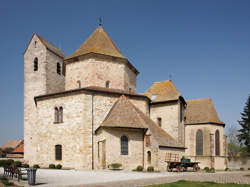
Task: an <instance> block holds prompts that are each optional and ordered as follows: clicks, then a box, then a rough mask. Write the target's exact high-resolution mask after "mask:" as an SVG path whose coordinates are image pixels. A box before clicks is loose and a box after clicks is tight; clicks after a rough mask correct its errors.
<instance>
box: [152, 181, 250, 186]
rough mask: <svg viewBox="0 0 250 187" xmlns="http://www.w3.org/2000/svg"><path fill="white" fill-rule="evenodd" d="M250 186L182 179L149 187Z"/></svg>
mask: <svg viewBox="0 0 250 187" xmlns="http://www.w3.org/2000/svg"><path fill="white" fill-rule="evenodd" d="M243 186H248V187H249V185H248V184H233V183H228V184H219V183H215V182H193V181H184V180H180V181H177V182H172V183H167V184H159V185H152V186H148V187H243Z"/></svg>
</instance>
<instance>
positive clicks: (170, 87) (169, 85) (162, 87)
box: [144, 80, 181, 103]
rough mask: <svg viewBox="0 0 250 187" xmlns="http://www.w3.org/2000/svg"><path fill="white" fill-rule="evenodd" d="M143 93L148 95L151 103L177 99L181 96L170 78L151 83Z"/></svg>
mask: <svg viewBox="0 0 250 187" xmlns="http://www.w3.org/2000/svg"><path fill="white" fill-rule="evenodd" d="M144 95H146V96H148V97H149V98H150V99H151V100H152V103H154V102H161V101H171V100H177V99H179V97H180V96H181V94H180V93H179V92H178V90H177V89H176V87H175V86H174V84H173V82H172V81H171V80H167V81H161V82H155V83H153V84H152V86H151V87H150V88H149V89H148V90H147V91H145V92H144Z"/></svg>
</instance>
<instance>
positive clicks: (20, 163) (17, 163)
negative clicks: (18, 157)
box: [13, 161, 22, 167]
mask: <svg viewBox="0 0 250 187" xmlns="http://www.w3.org/2000/svg"><path fill="white" fill-rule="evenodd" d="M13 165H14V166H15V167H21V166H22V162H20V161H15V162H14V163H13Z"/></svg>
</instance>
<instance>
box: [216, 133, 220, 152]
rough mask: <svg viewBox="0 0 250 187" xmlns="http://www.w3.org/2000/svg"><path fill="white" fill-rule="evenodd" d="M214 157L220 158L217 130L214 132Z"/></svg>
mask: <svg viewBox="0 0 250 187" xmlns="http://www.w3.org/2000/svg"><path fill="white" fill-rule="evenodd" d="M215 155H216V156H220V133H219V131H218V130H216V132H215Z"/></svg>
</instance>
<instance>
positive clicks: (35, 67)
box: [34, 57, 38, 71]
mask: <svg viewBox="0 0 250 187" xmlns="http://www.w3.org/2000/svg"><path fill="white" fill-rule="evenodd" d="M34 71H38V58H37V57H36V58H35V59H34Z"/></svg>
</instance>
